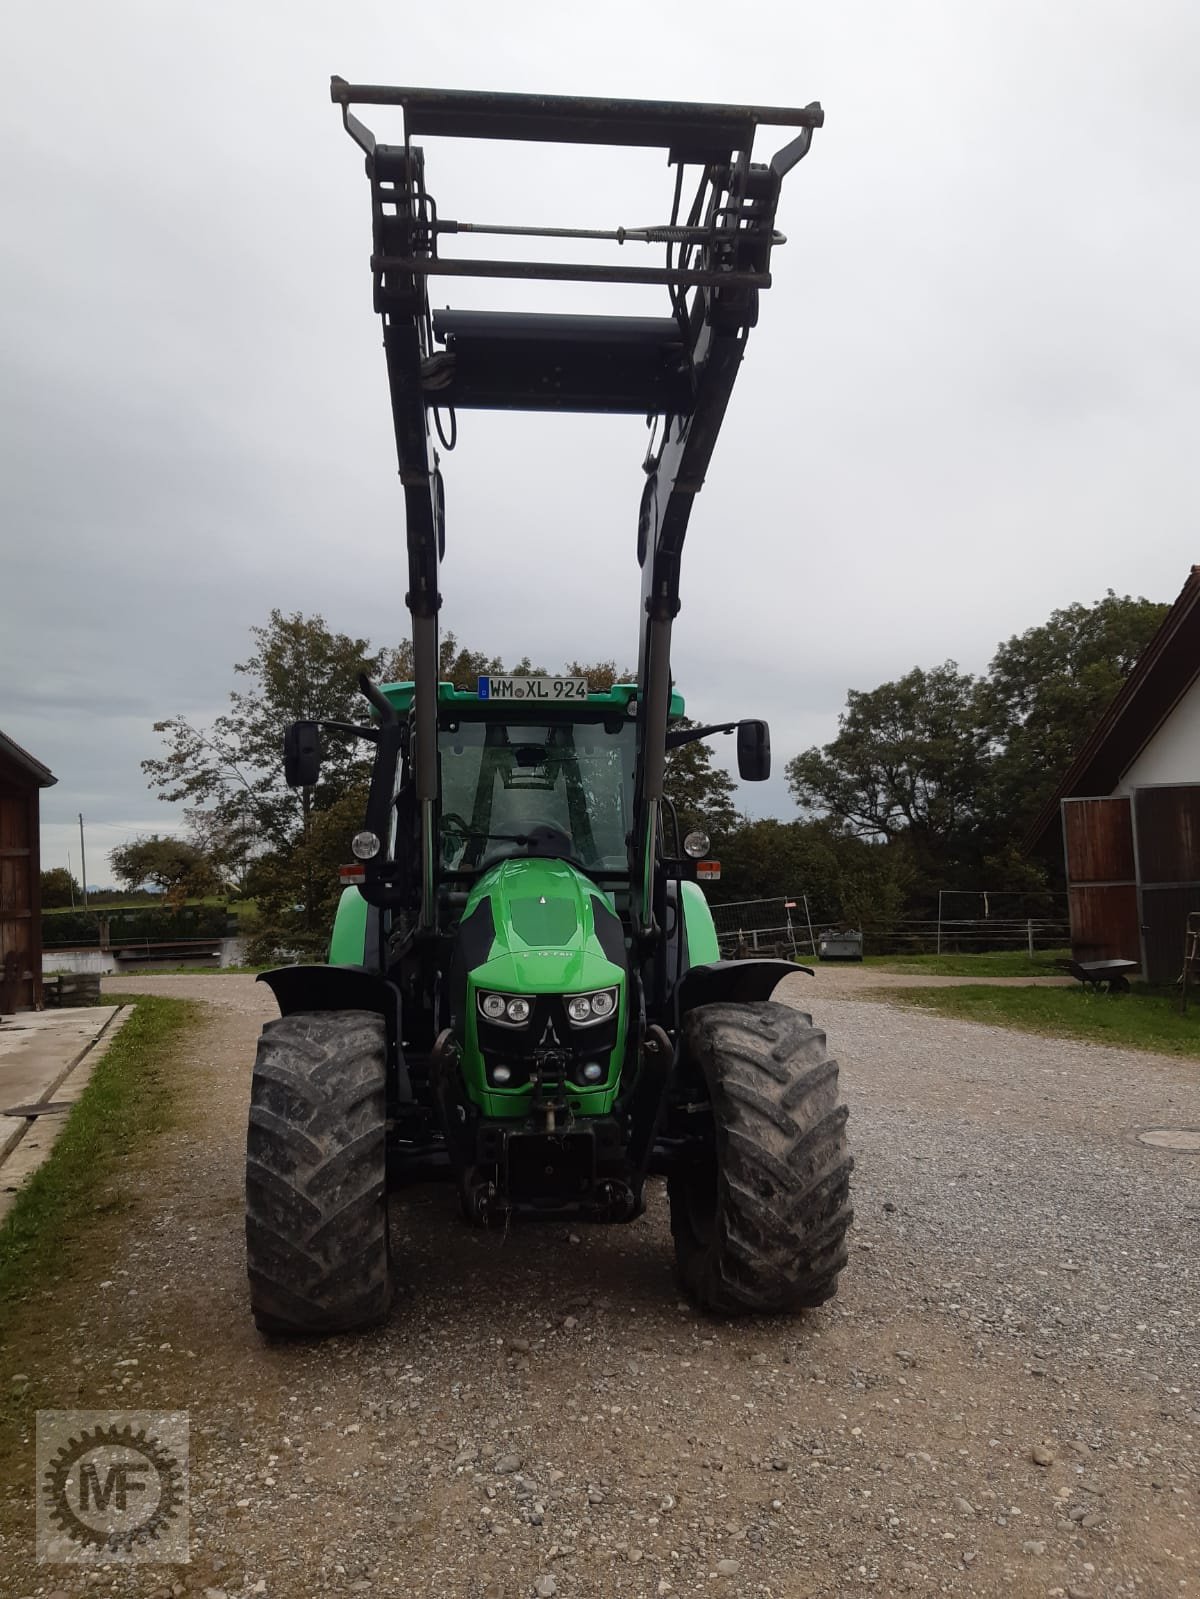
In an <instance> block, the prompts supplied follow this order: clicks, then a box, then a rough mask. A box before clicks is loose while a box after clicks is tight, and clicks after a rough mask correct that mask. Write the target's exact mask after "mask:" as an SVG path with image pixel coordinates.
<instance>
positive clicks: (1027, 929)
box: [711, 889, 1071, 958]
mask: <svg viewBox="0 0 1200 1599" xmlns="http://www.w3.org/2000/svg"><path fill="white" fill-rule="evenodd" d="M711 908H712V914H713V921H714V923H715V924H716V929H717V941H718V943H719V944H720V948H721V954H722V955H724V956H731V955H737V954H743V955H745V954H777V955H784V956H788V955H801V956H803V957H805V958H807V957H808V956H809V955H813V956H815V955H816V954H817V942H818V939H819V938H820V936H821V934H822V933H824V932H827V931H837V930H840V929H842V928H843V927H845V926H847V925H848V924H847V923H845V922H844V921H843V922H829V921H826V920H821V921H817V922H814V921H813V918H812V913H811V907H810V902H809V899H808V896H807V895H806V894H780V895H777V896H776V897H775V898H773V899H751V900H741V901H737V902H735V903H733V904H727V905H713V906H712V907H711ZM855 926H856V927H857V928H858V930H859V931H861V932H862V934H863V937H864V940H865V944H866V952H867V953H868V954H871V955H892V954H897V955H905V954H907V955H948V954H963V955H971V954H985V953H987V952H989V951H994V952H1000V951H1004V950H1012V951H1016V950H1024V951H1026V952H1027V953H1028V954H1029V955H1030V956H1033V955H1034V954H1035V953H1036V952H1038V951H1039V950H1050V949H1062V948H1065V947H1066V946H1067V945H1069V944H1070V941H1071V927H1070V919H1069V917H1068V914H1067V902H1066V895H1065V894H1051V893H1048V892H1044V891H1043V892H1035V893H1019V892H1015V891H1014V892H1009V891H1005V890H1001V891H992V890H989V889H978V890H976V889H971V890H960V889H942V890H941V891H940V892H939V894H938V906H937V912H936V914H935V913H933V911H932V908H931V910H930V912H929V913H928V914H926V915H925V916H898V917H888V918H886V919H884V918H878V919H876V918H872V917H866V918H864V919H862V920H861V921H860V922H857V923H855Z"/></svg>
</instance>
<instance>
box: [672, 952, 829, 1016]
mask: <svg viewBox="0 0 1200 1599" xmlns="http://www.w3.org/2000/svg"><path fill="white" fill-rule="evenodd" d="M797 972H807V973H808V975H809V976H810V977H811V976H812V975H813V969H812V967H811V966H798V965H796V963H795V962H794V961H780V960H766V959H764V960H749V961H709V962H708V963H707V964H706V965H703V966H692V967H690V968H689V970H688V971H686V972H685V973H684V975H683V978H682V980H681V982H680V984H679V986H678V988H677V989H676V990H675V1002H676V1011H677V1013H678V1015H679V1016H680V1017H682V1016H683V1015H684V1014H685V1013H686V1012H687V1011H690V1010H695V1009H696V1007H697V1006H698V1005H745V1004H752V1003H753V1002H754V1001H755V1000H760V999H770V997H771V995H772V994H773V993H774V992H775V990H776V989H777V988H778V986H779V984H780V983H781V982H782V981H783V979H784V978H785V977H793V976H794V975H795V974H796V973H797Z"/></svg>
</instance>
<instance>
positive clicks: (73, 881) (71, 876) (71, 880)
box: [67, 850, 75, 910]
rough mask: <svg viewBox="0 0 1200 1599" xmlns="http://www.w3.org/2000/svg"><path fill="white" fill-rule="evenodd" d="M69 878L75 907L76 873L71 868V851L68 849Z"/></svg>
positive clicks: (72, 905) (72, 907) (72, 902)
mask: <svg viewBox="0 0 1200 1599" xmlns="http://www.w3.org/2000/svg"><path fill="white" fill-rule="evenodd" d="M67 879H68V881H69V883H70V893H71V909H72V910H74V909H75V874H74V872H73V871H72V870H71V851H70V850H68V851H67Z"/></svg>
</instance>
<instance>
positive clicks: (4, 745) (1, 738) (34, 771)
mask: <svg viewBox="0 0 1200 1599" xmlns="http://www.w3.org/2000/svg"><path fill="white" fill-rule="evenodd" d="M0 758H3V759H5V760H8V761H9V762H10V763H11V764H12V765H13V766H16V767H18V768H19V769H20V770H21V771H23V772H28V773H29V775H30V777H32V779H33V781H34V782H35V783H36V784H37V786H38V788H49V787H50V785H51V784H52V783H57V782H58V778H57V777H55V775H54V773H53V772H52V771H51V770H50V768H49V767H48V766H43V765H42V763H41V761H39V760H38V759H37V757H36V756H33V755H31V754H30V753H29V751H28V750H23V749H22V748H21V746H20V745H19V744H18V743H17V742H16V740H15V739H11V738H9V736H8V734H7V733H0Z"/></svg>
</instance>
